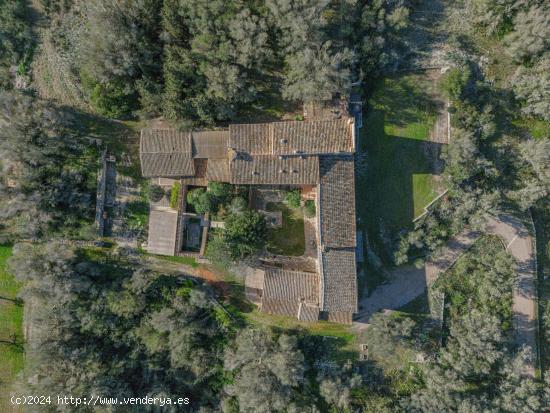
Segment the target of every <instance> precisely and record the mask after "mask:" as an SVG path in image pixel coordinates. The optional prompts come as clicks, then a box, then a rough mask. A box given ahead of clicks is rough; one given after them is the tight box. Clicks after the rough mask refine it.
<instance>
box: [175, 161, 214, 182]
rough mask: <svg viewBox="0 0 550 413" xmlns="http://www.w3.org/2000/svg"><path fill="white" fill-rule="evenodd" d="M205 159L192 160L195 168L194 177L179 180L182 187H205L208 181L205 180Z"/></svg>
mask: <svg viewBox="0 0 550 413" xmlns="http://www.w3.org/2000/svg"><path fill="white" fill-rule="evenodd" d="M207 163H208V160H207V159H193V165H194V167H195V175H193V176H191V177H185V178H181V183H182V184H184V185H194V186H206V185H208V180H207V179H206V168H207Z"/></svg>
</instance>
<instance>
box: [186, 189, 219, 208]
mask: <svg viewBox="0 0 550 413" xmlns="http://www.w3.org/2000/svg"><path fill="white" fill-rule="evenodd" d="M187 203H188V204H191V205H192V206H193V208H194V209H195V212H196V213H197V214H205V213H207V212H212V210H213V209H214V200H213V199H212V195H211V194H210V193H209V192H206V190H205V189H204V188H197V189H193V190H192V191H189V192H188V193H187Z"/></svg>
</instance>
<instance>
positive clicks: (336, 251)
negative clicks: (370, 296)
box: [140, 116, 357, 323]
mask: <svg viewBox="0 0 550 413" xmlns="http://www.w3.org/2000/svg"><path fill="white" fill-rule="evenodd" d="M355 146H356V137H355V125H354V118H353V117H348V116H338V117H335V116H333V117H332V118H326V117H324V118H316V117H312V119H307V120H304V121H281V122H271V123H254V124H231V125H230V126H229V128H228V129H227V130H213V131H192V132H179V131H176V130H174V129H169V128H161V127H159V128H148V129H144V130H142V133H141V142H140V158H141V168H142V174H143V176H144V177H148V178H153V181H154V182H156V183H158V184H160V185H172V184H173V183H174V182H176V181H177V182H179V183H180V185H181V191H182V196H181V197H180V199H181V201H180V202H181V203H182V205H180V206H179V208H178V211H174V210H173V208H172V209H171V208H168V207H167V206H166V205H164V206H163V205H152V206H151V213H150V222H149V235H148V236H149V239H148V244H147V249H148V251H149V252H152V253H156V254H165V255H181V251H182V245H183V244H184V243H185V242H187V241H188V242H192V243H194V246H195V247H196V248H197V249H198V250H199V251H200V252H198V253H197V254H200V253H204V248H205V245H206V238H207V235H206V234H207V231H208V226H209V222H208V217H196V216H192V214H187V213H186V212H185V205H184V204H185V194H186V191H187V188H188V187H189V186H206V185H207V184H208V182H209V181H218V182H227V183H230V184H237V185H250V186H254V187H264V186H265V187H269V188H278V187H280V188H289V187H291V188H297V189H302V191H303V192H304V193H305V192H306V191H307V194H308V196H309V197H310V198H313V199H314V200H315V205H316V217H315V228H316V229H315V232H316V234H315V237H316V248H317V253H316V258H315V266H316V269H315V271H314V272H313V271H311V270H308V271H302V270H301V271H296V269H294V268H292V269H289V268H285V266H284V265H275V266H270V265H265V264H261V265H259V266H258V268H255V270H254V271H253V272H254V274H255V275H254V276H250V279H248V277H247V280H246V283H245V284H246V287H247V295H248V293H252V294H251V295H252V296H254V295H255V296H256V297H257V300H256V302H257V303H258V304H259V306H260V309H261V311H264V312H267V313H272V314H282V315H288V316H293V317H297V318H298V319H300V320H303V321H316V320H319V319H325V320H329V321H335V322H340V323H351V321H352V316H353V313H355V312H357V271H356V257H355V251H356V225H355V180H354V153H355ZM201 235H202V239H201V240H200V241H199V239H200V238H201ZM199 244H200V245H199Z"/></svg>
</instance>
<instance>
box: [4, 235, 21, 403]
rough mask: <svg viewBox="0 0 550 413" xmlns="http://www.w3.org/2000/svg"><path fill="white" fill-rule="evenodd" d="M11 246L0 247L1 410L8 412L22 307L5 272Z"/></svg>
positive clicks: (18, 357) (18, 354)
mask: <svg viewBox="0 0 550 413" xmlns="http://www.w3.org/2000/svg"><path fill="white" fill-rule="evenodd" d="M11 253H12V247H11V246H6V245H0V372H1V373H0V383H1V386H0V389H1V390H0V411H2V412H10V411H12V408H13V406H12V405H11V403H10V401H9V392H10V390H11V385H12V384H13V383H14V382H15V378H16V376H17V374H18V373H19V372H20V371H21V370H23V365H24V350H23V330H22V324H23V305H22V303H21V301H20V300H18V299H17V293H18V292H19V289H20V285H19V283H18V282H16V281H15V279H14V277H13V276H12V275H11V274H10V273H9V272H8V271H7V260H8V258H9V257H10V256H11Z"/></svg>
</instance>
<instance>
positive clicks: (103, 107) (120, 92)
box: [90, 83, 137, 118]
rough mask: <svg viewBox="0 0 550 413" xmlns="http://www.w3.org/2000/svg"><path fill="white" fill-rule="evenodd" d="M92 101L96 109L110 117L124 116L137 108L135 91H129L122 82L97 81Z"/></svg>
mask: <svg viewBox="0 0 550 413" xmlns="http://www.w3.org/2000/svg"><path fill="white" fill-rule="evenodd" d="M90 102H91V104H92V106H93V108H94V109H95V110H97V111H98V112H99V113H100V114H101V115H104V116H107V117H109V118H120V117H124V116H127V115H129V114H131V113H132V111H134V110H136V109H137V105H136V103H135V102H137V96H136V94H135V92H128V91H127V90H126V88H125V87H124V85H122V84H120V83H96V84H95V86H94V87H93V89H92V93H91V96H90Z"/></svg>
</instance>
